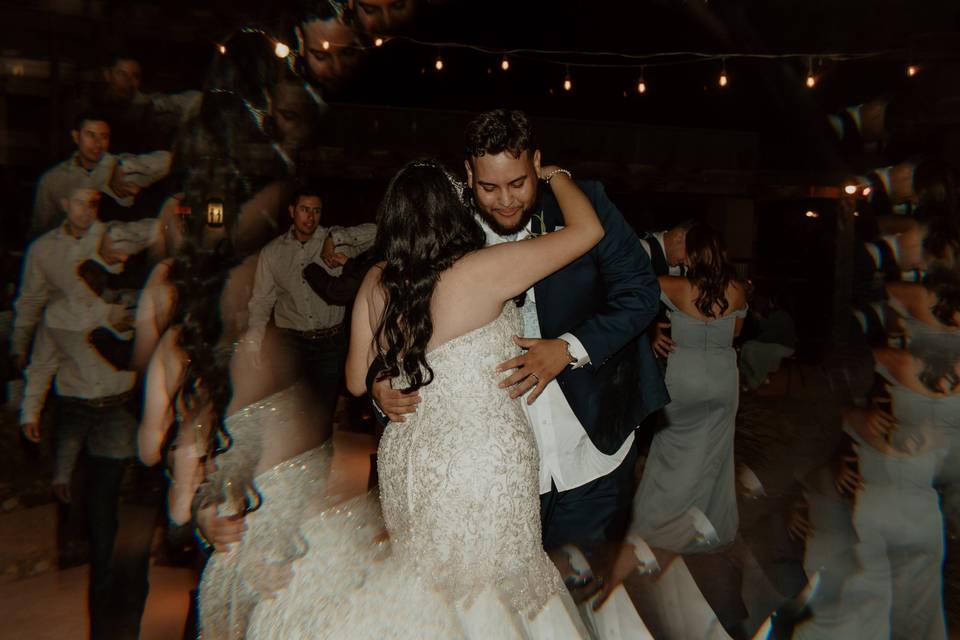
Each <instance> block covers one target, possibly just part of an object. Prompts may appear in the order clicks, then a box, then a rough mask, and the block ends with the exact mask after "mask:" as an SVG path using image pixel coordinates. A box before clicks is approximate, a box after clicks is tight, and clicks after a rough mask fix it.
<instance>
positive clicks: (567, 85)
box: [563, 67, 573, 91]
mask: <svg viewBox="0 0 960 640" xmlns="http://www.w3.org/2000/svg"><path fill="white" fill-rule="evenodd" d="M571 89H573V80H571V79H570V67H567V75H566V77H564V79H563V90H564V91H570V90H571Z"/></svg>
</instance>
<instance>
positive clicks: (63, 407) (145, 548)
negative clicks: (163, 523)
mask: <svg viewBox="0 0 960 640" xmlns="http://www.w3.org/2000/svg"><path fill="white" fill-rule="evenodd" d="M55 428H56V431H57V433H58V437H57V449H58V451H57V457H58V459H59V458H60V453H61V447H63V446H65V445H64V444H63V443H67V444H68V445H69V447H68V449H69V450H70V451H73V452H74V453H75V454H77V455H79V454H80V453H81V451H80V450H77V449H75V448H76V447H77V446H78V445H79V447H80V448H83V449H85V450H86V463H87V464H86V465H85V467H86V468H85V476H86V478H85V480H86V482H85V483H84V485H85V486H84V487H83V489H84V491H83V496H82V499H83V501H84V503H85V504H84V506H85V507H86V509H85V511H86V520H87V536H88V541H89V547H90V581H89V585H88V601H87V607H88V612H89V618H90V637H91V638H92V639H93V640H99V639H101V638H104V639H107V638H109V639H111V640H112V639H115V638H123V639H134V638H137V637H138V635H139V629H140V618H141V617H142V615H143V609H144V607H145V605H146V601H147V592H148V590H149V583H148V581H147V573H148V569H149V560H150V542H151V538H152V526H149V525H148V526H145V525H144V523H139V524H138V523H136V522H134V520H133V519H130V518H126V517H124V518H121V517H120V488H121V486H122V484H123V479H124V475H125V474H126V472H127V470H128V469H129V468H130V467H131V465H133V464H134V462H133V460H132V454H133V446H132V443H133V440H132V438H133V436H135V434H136V428H137V420H136V418H135V417H134V415H133V413H132V412H131V410H130V409H129V408H127V407H126V406H123V405H119V406H109V407H95V406H90V405H89V404H86V403H84V402H82V401H79V400H76V399H71V398H58V402H57V408H56V427H55ZM71 464H72V465H75V464H76V457H75V456H74V457H73V459H72V461H71ZM72 470H73V467H72V466H71V473H72ZM68 478H69V476H68ZM79 497H81V496H78V498H79ZM150 524H151V525H152V522H151V523H150ZM118 539H122V540H123V543H122V544H121V545H118V544H117V543H118Z"/></svg>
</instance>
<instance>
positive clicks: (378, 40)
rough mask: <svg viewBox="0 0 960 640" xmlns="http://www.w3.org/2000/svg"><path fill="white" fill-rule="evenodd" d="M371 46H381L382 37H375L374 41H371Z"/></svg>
mask: <svg viewBox="0 0 960 640" xmlns="http://www.w3.org/2000/svg"><path fill="white" fill-rule="evenodd" d="M373 46H375V47H382V46H383V38H377V39H376V40H374V41H373Z"/></svg>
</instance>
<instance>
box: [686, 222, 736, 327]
mask: <svg viewBox="0 0 960 640" xmlns="http://www.w3.org/2000/svg"><path fill="white" fill-rule="evenodd" d="M686 249H687V265H688V268H687V279H688V280H689V281H690V283H691V284H692V285H693V286H695V287H696V288H697V291H698V292H699V293H698V294H697V299H696V300H695V301H694V304H695V305H696V307H697V309H698V310H699V311H700V313H702V314H703V315H705V316H706V317H708V318H719V317H720V316H722V315H724V314H725V313H726V312H727V308H728V307H729V306H730V303H729V302H727V287H728V286H729V285H730V283H731V282H733V281H734V280H736V278H737V274H736V272H735V271H734V270H733V265H731V264H730V261H729V260H727V252H726V249H725V248H724V246H723V241H722V240H721V239H720V235H719V234H718V233H717V232H716V231H714V230H713V229H712V228H711V227H709V226H707V225H705V224H695V225H693V226H692V227H690V229H689V230H688V231H687V238H686Z"/></svg>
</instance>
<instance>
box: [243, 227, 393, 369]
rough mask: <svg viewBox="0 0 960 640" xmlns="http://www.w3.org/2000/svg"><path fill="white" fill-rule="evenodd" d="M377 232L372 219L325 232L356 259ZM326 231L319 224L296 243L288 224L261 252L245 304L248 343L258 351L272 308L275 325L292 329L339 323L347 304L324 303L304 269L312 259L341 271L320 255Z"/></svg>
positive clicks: (336, 274)
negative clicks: (247, 302)
mask: <svg viewBox="0 0 960 640" xmlns="http://www.w3.org/2000/svg"><path fill="white" fill-rule="evenodd" d="M376 231H377V227H376V225H374V224H361V225H358V226H356V227H333V228H332V229H329V234H330V236H331V237H332V238H333V243H334V245H335V246H336V249H337V251H338V252H340V253H343V254H344V255H346V256H347V257H350V258H354V257H356V256H358V255H359V254H361V253H363V252H364V251H366V250H367V249H369V248H370V247H371V246H372V245H373V240H374V237H375V236H376ZM327 234H328V230H327V229H325V228H323V227H319V228H318V229H317V230H316V231H315V232H314V234H313V235H312V236H310V239H309V240H307V241H306V242H300V241H299V240H297V238H296V236H295V235H294V229H293V228H292V227H291V228H290V230H289V231H288V232H287V233H284V234H283V235H281V236H278V237H277V238H275V239H273V240H272V241H271V242H270V243H269V244H268V245H267V246H265V247H264V248H263V249H262V250H261V251H260V256H259V258H258V259H257V271H256V275H255V276H254V281H253V295H252V296H251V298H250V304H249V310H250V319H249V325H248V329H247V335H246V342H247V345H248V348H250V349H251V350H254V351H256V350H259V348H260V345H261V343H262V342H263V335H264V332H265V331H266V328H267V322H269V321H270V314H271V313H273V314H274V322H275V323H276V325H277V327H279V328H281V329H294V330H296V331H316V330H319V329H329V328H331V327H335V326H337V325H339V324H341V323H342V322H343V317H344V315H345V312H346V308H345V307H343V306H341V305H332V304H329V303H328V302H326V301H325V300H324V299H323V298H321V297H320V296H318V295H317V294H316V292H315V291H314V290H313V289H312V288H311V287H310V285H309V284H307V281H306V280H305V279H304V278H303V268H304V267H305V266H307V265H308V264H310V263H311V262H316V263H317V264H319V265H320V266H321V267H323V268H324V270H326V272H327V273H329V274H330V275H333V276H339V275H340V274H341V272H342V271H343V268H342V267H336V268H332V269H331V268H330V267H328V266H327V265H326V264H325V263H324V262H323V261H322V260H321V259H320V254H321V251H322V250H323V243H324V240H326V238H327Z"/></svg>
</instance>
